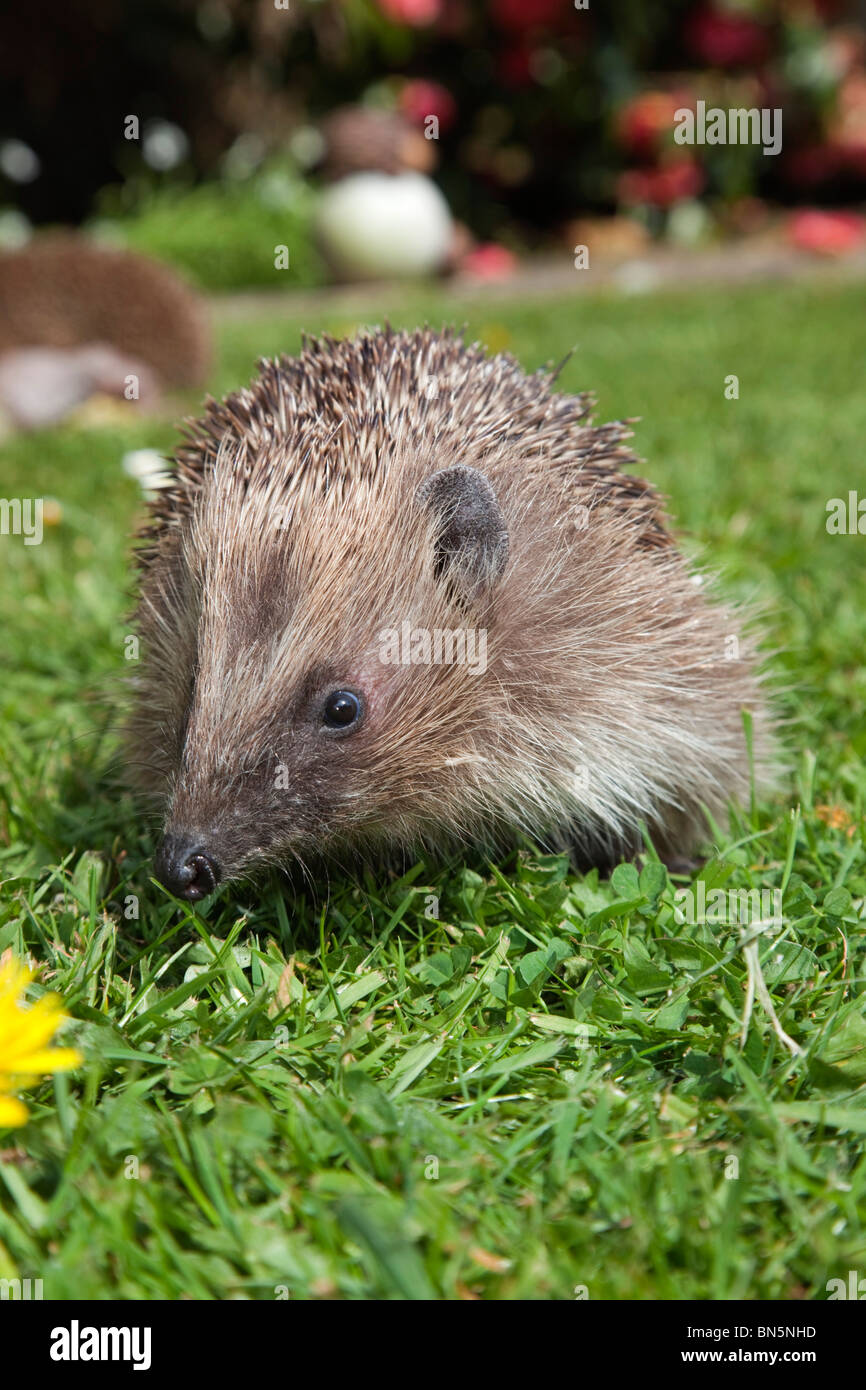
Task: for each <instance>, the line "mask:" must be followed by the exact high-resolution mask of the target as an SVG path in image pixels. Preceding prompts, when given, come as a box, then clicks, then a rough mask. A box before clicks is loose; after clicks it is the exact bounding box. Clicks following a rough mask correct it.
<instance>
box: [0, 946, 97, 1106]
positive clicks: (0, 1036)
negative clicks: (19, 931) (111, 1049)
mask: <svg viewBox="0 0 866 1390" xmlns="http://www.w3.org/2000/svg"><path fill="white" fill-rule="evenodd" d="M32 978H33V971H32V970H28V969H27V968H26V966H24V965H22V964H21V962H20V961H18V960H16V959H15V958H14V956H10V957H8V958H7V959H6V960H5V961H2V962H0V1129H5V1128H8V1127H11V1126H12V1125H22V1124H23V1123H24V1121H25V1120H26V1119H27V1108H26V1106H24V1105H22V1103H21V1101H20V1100H16V1098H15V1096H14V1095H10V1092H11V1091H17V1090H20V1089H21V1088H22V1087H24V1086H29V1085H32V1084H33V1082H34V1081H35V1080H36V1078H37V1077H39V1076H48V1075H50V1073H51V1072H55V1071H68V1070H69V1068H70V1067H77V1066H79V1065H80V1063H81V1053H80V1052H78V1051H77V1050H76V1049H75V1048H74V1047H49V1046H48V1044H49V1043H50V1042H51V1039H52V1038H53V1037H54V1034H55V1033H56V1032H57V1029H58V1028H59V1027H60V1025H61V1023H63V1022H64V1020H65V1018H66V1015H65V1014H64V1013H63V1011H62V1009H63V1003H62V1000H61V999H60V998H59V996H58V995H56V994H44V995H43V996H42V998H41V999H39V1000H37V1002H36V1003H35V1004H33V1005H32V1006H31V1007H30V1008H24V1006H23V1002H22V1001H23V997H24V991H25V989H26V988H27V986H28V984H29V983H30V981H31V979H32Z"/></svg>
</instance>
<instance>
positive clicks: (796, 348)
mask: <svg viewBox="0 0 866 1390" xmlns="http://www.w3.org/2000/svg"><path fill="white" fill-rule="evenodd" d="M387 309H388V306H387V305H382V306H381V308H380V312H377V313H376V317H381V316H384V314H385V312H386V310H387ZM864 309H866V291H864V290H863V289H861V288H851V287H847V288H845V289H841V290H828V289H826V288H824V289H821V290H820V291H819V290H817V289H810V288H808V287H800V288H790V287H788V288H784V287H781V288H780V287H770V288H758V289H749V290H748V291H742V290H740V291H737V292H736V293H732V292H729V291H707V292H703V293H701V294H699V295H690V296H688V297H685V296H679V295H674V296H665V297H658V298H652V299H649V298H647V299H643V298H640V299H635V298H632V299H625V300H622V299H600V298H593V299H588V298H587V299H582V298H581V299H575V300H573V301H571V302H561V303H552V302H551V303H538V304H535V305H532V306H529V305H526V304H510V303H499V304H496V305H495V307H492V308H491V307H490V305H488V306H486V307H485V308H484V309H483V311H481V313H480V314H479V311H478V310H477V307H474V306H470V308H469V311H468V314H467V317H468V318H469V326H470V330H471V332H472V333H473V334H479V335H481V336H484V337H487V338H490V339H493V340H495V342H496V343H497V344H498V345H502V344H504V343H506V341H507V345H508V346H509V347H510V349H511V350H512V351H514V352H515V353H516V354H517V355H518V356H519V357H520V359H521V360H522V361H523V363H524V364H525V365H526V366H527V367H529V368H534V367H536V366H538V365H539V364H540V363H542V362H544V361H547V360H550V359H552V360H558V359H559V358H560V357H562V356H563V354H564V353H565V352H566V351H567V350H568V349H569V348H571V347H573V346H576V349H577V350H576V352H575V354H574V356H573V357H572V358H571V360H570V362H569V363H568V365H567V366H566V368H565V370H564V372H563V376H562V385H563V386H564V387H565V388H566V389H577V388H585V387H592V388H594V389H595V390H596V392H597V394H598V396H599V417H600V418H610V417H612V416H617V415H630V416H637V415H639V416H642V417H643V420H642V423H641V424H640V425H639V426H637V440H636V442H637V447H638V449H639V451H640V452H641V453H642V455H643V456H644V457H646V458H647V459H648V460H649V464H648V471H649V473H650V475H651V476H652V477H653V478H654V479H655V480H656V481H657V482H658V483H659V484H660V485H661V486H662V487H663V488H664V489H665V490H666V491H667V492H668V493H669V494H670V496H671V499H672V506H673V510H674V512H675V514H676V515H677V517H678V519H679V521H680V522H681V524H682V525H683V527H684V528H685V529H686V531H687V532H688V533H689V536H690V539H689V542H688V543H689V544H690V545H692V544H696V543H698V542H700V543H701V545H702V546H703V547H704V549H705V551H706V554H707V557H708V558H709V560H710V561H711V562H712V563H713V564H714V565H715V566H716V567H717V568H719V569H721V570H722V572H723V574H724V575H725V579H726V584H727V587H728V590H729V592H731V593H733V594H734V595H737V596H740V597H743V598H750V599H754V600H757V601H759V602H760V603H762V604H763V606H764V607H765V608H766V610H767V613H768V628H769V633H770V640H771V642H772V644H773V645H774V646H775V648H776V655H775V657H774V660H773V665H774V668H775V670H776V672H777V674H778V676H779V679H780V684H781V686H782V688H783V693H782V696H781V698H782V702H783V708H784V711H785V714H786V717H787V718H788V719H789V720H790V728H789V740H790V745H791V750H792V783H791V788H790V794H789V795H788V796H787V797H785V798H784V799H781V800H780V801H778V802H777V803H775V804H772V805H765V806H757V807H748V808H745V809H744V810H743V811H742V812H741V813H740V814H739V816H738V818H737V819H736V820H735V821H734V823H732V825H731V826H730V827H727V826H725V827H720V828H719V831H718V835H717V838H716V843H715V847H714V849H713V851H712V852H711V855H710V857H709V859H708V861H707V864H706V866H705V868H704V869H703V870H702V874H703V877H704V878H705V880H706V882H707V884H708V885H709V887H713V886H717V885H719V884H722V883H724V884H725V886H726V887H736V888H751V887H755V888H762V887H763V888H769V889H783V890H784V913H785V918H786V923H785V927H784V929H783V931H782V932H781V933H780V934H779V935H778V936H777V938H776V940H774V941H773V942H767V943H765V944H764V945H763V947H762V953H761V954H762V959H763V962H764V970H765V974H766V978H767V982H768V985H769V987H770V989H771V991H772V995H773V1000H774V1004H775V1008H776V1010H777V1012H778V1015H779V1018H780V1020H781V1023H782V1025H783V1026H784V1028H785V1029H786V1030H787V1032H788V1033H789V1034H791V1035H792V1036H793V1037H794V1038H795V1039H796V1040H797V1041H798V1043H799V1044H800V1045H801V1047H802V1048H803V1049H804V1055H803V1056H802V1057H798V1058H797V1057H792V1056H791V1055H790V1054H789V1052H788V1051H786V1049H785V1048H784V1047H783V1046H782V1045H781V1043H780V1042H779V1041H778V1039H777V1038H776V1036H775V1034H774V1032H773V1030H772V1028H771V1026H770V1023H769V1021H768V1017H767V1014H766V1012H765V1011H764V1010H763V1009H762V1008H761V1006H760V1005H756V1009H755V1012H754V1014H753V1017H752V1022H751V1026H750V1028H749V1031H748V1037H747V1040H746V1044H745V1047H744V1048H743V1049H741V1048H740V1043H739V1030H740V1020H741V1017H742V1013H743V1007H744V996H745V984H746V964H745V961H744V957H743V954H742V952H741V951H740V949H739V947H738V942H737V939H736V933H732V932H731V930H730V929H713V928H711V927H708V926H698V927H690V926H688V925H686V924H680V923H678V922H677V920H676V916H675V914H674V911H673V892H674V888H675V886H676V885H674V884H672V883H671V882H670V881H669V880H668V878H667V876H666V875H665V873H664V872H663V871H662V870H660V869H659V868H658V867H657V866H654V865H650V866H649V867H648V868H647V869H645V871H644V873H643V874H642V875H641V877H640V878H638V876H637V874H636V872H635V871H634V870H633V869H630V868H625V869H622V868H621V869H620V870H618V871H617V873H616V875H615V876H614V878H613V880H612V881H610V882H607V881H603V882H599V881H598V880H597V877H596V876H595V875H589V876H587V877H578V876H575V875H574V874H572V873H571V872H570V871H569V870H568V868H567V865H566V864H565V863H564V862H563V861H562V860H560V859H556V858H545V857H541V856H539V855H538V854H534V853H533V852H532V851H531V850H526V851H523V852H521V853H520V854H519V855H515V856H513V857H512V858H511V859H509V860H507V861H504V862H502V863H501V864H497V865H488V864H485V863H483V862H480V861H479V860H478V859H476V858H474V857H471V858H469V859H467V861H466V862H465V863H462V864H456V865H453V864H452V865H447V866H441V865H440V866H437V865H434V864H418V865H416V866H415V867H414V868H413V869H412V871H411V872H409V873H408V874H406V875H405V877H403V878H400V879H397V878H395V877H393V876H389V875H388V874H386V873H385V872H382V873H380V874H378V875H375V876H370V877H368V878H367V879H366V880H365V881H364V882H363V883H357V882H350V881H338V882H332V884H331V888H330V895H329V896H326V895H325V893H324V892H323V893H322V894H321V895H320V897H319V900H318V902H316V901H313V900H312V899H311V898H303V897H299V896H292V895H290V894H286V893H284V891H283V890H281V888H280V886H279V884H277V883H276V882H272V883H269V884H266V885H265V887H264V889H263V891H262V893H261V894H260V895H256V894H254V893H253V892H252V891H250V890H249V889H246V888H244V889H241V890H239V891H237V892H235V893H232V892H226V891H224V892H223V893H221V894H220V895H218V896H217V897H216V898H215V899H213V900H212V901H210V902H208V903H207V904H206V905H205V907H204V909H202V910H200V911H197V912H193V911H192V910H191V909H181V908H179V907H177V906H176V905H175V904H173V903H172V901H171V900H170V899H168V898H167V896H166V895H165V894H164V893H162V891H161V890H160V889H158V888H157V886H156V885H155V884H153V883H152V882H151V881H150V879H149V858H148V856H149V853H150V851H151V849H152V845H153V841H152V838H151V833H152V827H151V826H150V824H149V822H148V821H147V820H146V818H144V817H143V816H141V815H139V814H138V813H137V812H136V809H135V807H134V806H133V805H132V804H131V802H130V801H129V800H128V799H126V798H125V797H123V796H121V795H120V794H119V793H118V792H117V791H116V790H115V789H114V786H113V783H112V780H111V776H110V771H109V769H110V764H111V759H112V757H113V755H114V754H115V752H116V742H115V737H116V736H115V732H114V730H115V724H116V714H115V710H116V700H115V696H114V693H113V690H114V684H115V682H116V680H117V678H118V677H119V676H120V675H122V673H123V671H122V668H123V667H124V665H125V663H124V660H123V638H124V635H125V634H126V633H127V631H128V623H127V618H126V616H125V614H126V612H127V611H128V585H129V568H128V551H127V544H128V542H127V537H128V533H129V530H130V527H131V524H132V522H133V519H134V517H135V515H136V512H137V510H138V508H139V505H140V503H139V498H138V494H137V485H136V484H134V483H132V482H131V481H130V480H129V479H128V478H126V477H125V476H124V475H123V474H122V473H121V470H120V463H119V459H120V455H121V453H122V452H123V451H124V450H125V449H128V448H132V447H138V446H141V445H144V444H153V445H155V446H157V447H166V446H168V445H169V444H170V443H171V440H172V438H173V431H172V429H171V427H170V426H169V424H168V423H164V422H156V423H152V422H151V423H142V424H140V425H132V424H131V425H130V426H128V427H126V426H124V427H123V428H113V429H102V430H89V431H83V430H80V429H79V430H75V429H71V428H70V429H66V430H63V431H56V432H52V433H50V434H44V435H40V436H38V437H31V438H28V439H19V440H15V441H11V442H7V444H6V445H5V446H4V448H3V450H2V453H0V470H2V475H0V476H2V490H3V492H4V494H5V495H6V496H29V495H33V494H34V493H36V494H37V495H39V494H41V495H44V496H52V497H55V498H57V499H58V500H59V501H60V503H61V505H62V519H61V521H60V524H59V525H57V526H54V527H52V528H51V529H50V530H48V531H47V533H46V538H45V541H44V543H43V544H42V545H41V546H38V547H24V546H23V545H22V544H21V542H20V540H15V539H9V538H7V539H3V540H2V541H0V544H2V547H3V560H4V563H3V571H2V597H0V604H2V615H3V641H2V654H0V655H2V672H0V752H2V764H3V775H4V788H5V790H4V792H3V793H2V798H0V877H2V886H0V953H2V951H3V950H4V949H6V948H7V947H10V946H11V947H12V948H13V949H14V950H15V951H18V952H25V951H27V952H30V953H31V955H32V956H33V957H34V958H35V959H36V960H37V961H38V962H40V964H41V965H42V967H43V969H42V973H41V975H40V977H39V982H38V985H34V987H33V995H34V997H35V995H36V994H37V993H38V992H39V990H40V989H41V988H44V987H46V986H48V987H51V988H54V989H57V990H59V991H60V992H61V993H62V994H63V995H64V997H65V999H66V1001H67V1006H68V1009H69V1011H70V1013H71V1014H72V1017H73V1020H74V1021H73V1022H71V1023H70V1024H69V1025H67V1027H66V1029H65V1030H64V1034H63V1040H64V1041H76V1042H77V1043H78V1044H79V1045H80V1046H81V1047H82V1048H83V1049H84V1052H85V1055H86V1062H85V1065H84V1066H83V1067H82V1068H81V1070H80V1071H78V1072H75V1073H72V1074H69V1075H67V1076H61V1077H59V1078H58V1079H57V1080H56V1081H49V1082H46V1083H44V1084H42V1086H41V1087H40V1088H39V1089H37V1090H36V1091H35V1092H33V1101H32V1107H31V1111H32V1113H31V1120H30V1122H29V1123H28V1125H27V1126H26V1127H25V1128H24V1129H22V1130H20V1131H16V1132H10V1133H8V1134H7V1135H6V1136H5V1138H4V1139H3V1142H4V1143H5V1144H6V1150H5V1152H4V1153H2V1155H0V1277H2V1276H5V1277H14V1276H15V1275H16V1274H18V1275H19V1276H20V1277H22V1278H23V1277H27V1276H30V1277H41V1278H43V1280H44V1286H45V1295H46V1297H57V1298H64V1297H85V1298H106V1297H122V1298H151V1297H157V1298H158V1297H162V1298H170V1299H174V1298H180V1297H192V1298H227V1297H241V1298H263V1299H272V1298H275V1297H281V1296H286V1295H288V1296H291V1297H292V1298H302V1299H303V1298H315V1297H329V1296H331V1297H344V1298H373V1297H385V1298H396V1299H404V1298H426V1297H440V1298H449V1299H450V1298H466V1297H474V1296H477V1297H481V1298H504V1299H518V1298H556V1299H562V1298H572V1297H574V1296H575V1295H574V1290H575V1287H576V1286H586V1288H587V1289H588V1292H589V1295H590V1297H591V1298H593V1299H598V1298H677V1299H679V1298H708V1299H718V1298H737V1297H745V1298H755V1299H767V1298H791V1297H803V1298H823V1297H826V1283H827V1281H828V1280H829V1279H831V1278H837V1277H841V1278H843V1279H844V1278H847V1271H848V1270H849V1269H855V1270H859V1271H860V1272H861V1276H862V1274H863V1273H864V1272H866V1265H864V1262H866V1231H864V1197H866V1157H864V1155H863V1140H864V1134H866V1021H864V997H866V996H864V930H863V927H864V894H866V856H864V849H863V824H864V794H866V774H864V770H863V758H864V753H866V721H864V716H863V711H864V707H866V674H864V669H863V654H864V650H866V616H864V592H866V538H863V537H857V536H830V535H828V534H827V532H826V530H825V525H824V522H825V516H826V513H825V504H826V501H827V499H828V498H830V497H833V496H846V495H847V492H848V490H849V489H851V488H856V487H857V486H858V481H859V482H860V484H861V487H864V490H866V485H864V484H863V479H864V476H866V475H864V469H863V452H862V449H863V446H862V441H863V439H864V436H866V394H864V392H863V387H862V365H863V361H864V346H866V343H864V335H866V330H864V325H866V313H864ZM449 316H450V317H460V316H459V315H449ZM441 317H442V311H441V308H440V307H437V303H436V299H435V298H434V297H433V296H432V292H431V295H430V296H429V297H427V298H424V297H423V296H419V297H418V298H417V300H415V301H410V302H405V303H404V304H403V305H402V307H399V308H394V309H393V312H392V313H391V318H392V320H393V321H394V322H395V323H400V324H403V323H405V324H415V323H416V322H418V321H422V320H424V319H425V318H429V319H430V320H431V321H434V322H437V321H439V320H440V319H441ZM350 326H351V325H349V324H348V323H346V321H345V318H344V317H343V318H342V319H339V318H338V319H334V318H333V317H332V318H330V319H326V320H323V321H322V322H312V321H311V320H310V319H309V318H308V319H307V320H306V322H305V323H304V324H303V325H301V324H299V323H298V322H296V321H295V320H294V319H292V318H291V316H290V315H286V314H280V315H279V316H278V315H277V314H276V313H274V314H273V315H272V316H271V317H263V318H260V319H258V320H256V321H255V322H253V321H249V322H241V323H236V324H232V325H231V327H230V328H228V329H226V331H225V332H224V334H223V341H222V356H221V362H220V366H219V370H218V373H217V376H216V379H215V381H214V383H213V387H214V389H215V390H218V391H222V390H224V389H228V388H230V387H233V386H236V385H238V384H240V383H242V382H244V381H245V380H246V379H247V378H248V377H249V375H250V373H251V368H252V364H253V359H254V358H255V356H256V355H257V354H271V353H274V352H277V351H279V350H288V351H291V350H294V349H295V348H296V346H297V344H298V339H299V331H300V328H301V327H306V328H308V329H313V330H317V329H319V328H322V327H324V328H329V329H340V328H342V329H344V330H345V329H348V328H349V327H350ZM731 373H736V374H737V375H738V376H739V381H740V396H739V400H736V401H728V400H726V399H725V398H724V392H723V388H724V379H725V377H726V376H728V375H729V374H731ZM795 808H798V809H795ZM133 894H134V895H136V896H137V897H138V899H139V902H140V915H139V917H138V918H137V919H135V918H128V917H126V916H124V904H125V903H126V901H127V899H128V897H129V895H133ZM428 914H432V915H428ZM322 945H323V949H322ZM15 1146H20V1147H17V1148H16V1147H15ZM733 1160H736V1162H734V1161H733ZM737 1170H738V1175H737V1176H734V1173H735V1172H736V1171H737Z"/></svg>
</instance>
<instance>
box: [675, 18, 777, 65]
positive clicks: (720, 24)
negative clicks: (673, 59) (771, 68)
mask: <svg viewBox="0 0 866 1390" xmlns="http://www.w3.org/2000/svg"><path fill="white" fill-rule="evenodd" d="M685 33H686V43H687V44H688V46H689V48H690V49H691V50H692V52H693V53H694V54H695V56H696V57H697V58H699V59H700V60H701V62H703V63H709V64H710V65H711V66H712V67H717V68H736V67H745V66H747V65H751V64H755V63H762V62H764V60H765V59H766V58H767V57H768V56H769V53H770V35H769V33H768V31H767V29H766V28H765V27H764V25H763V24H759V23H758V22H757V21H756V20H754V19H750V18H749V16H748V15H744V14H734V13H733V12H732V11H730V10H724V9H719V8H717V7H716V6H715V5H706V6H704V8H703V9H700V10H696V11H695V12H694V13H693V14H692V15H690V16H689V18H688V20H687V21H686V26H685Z"/></svg>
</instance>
